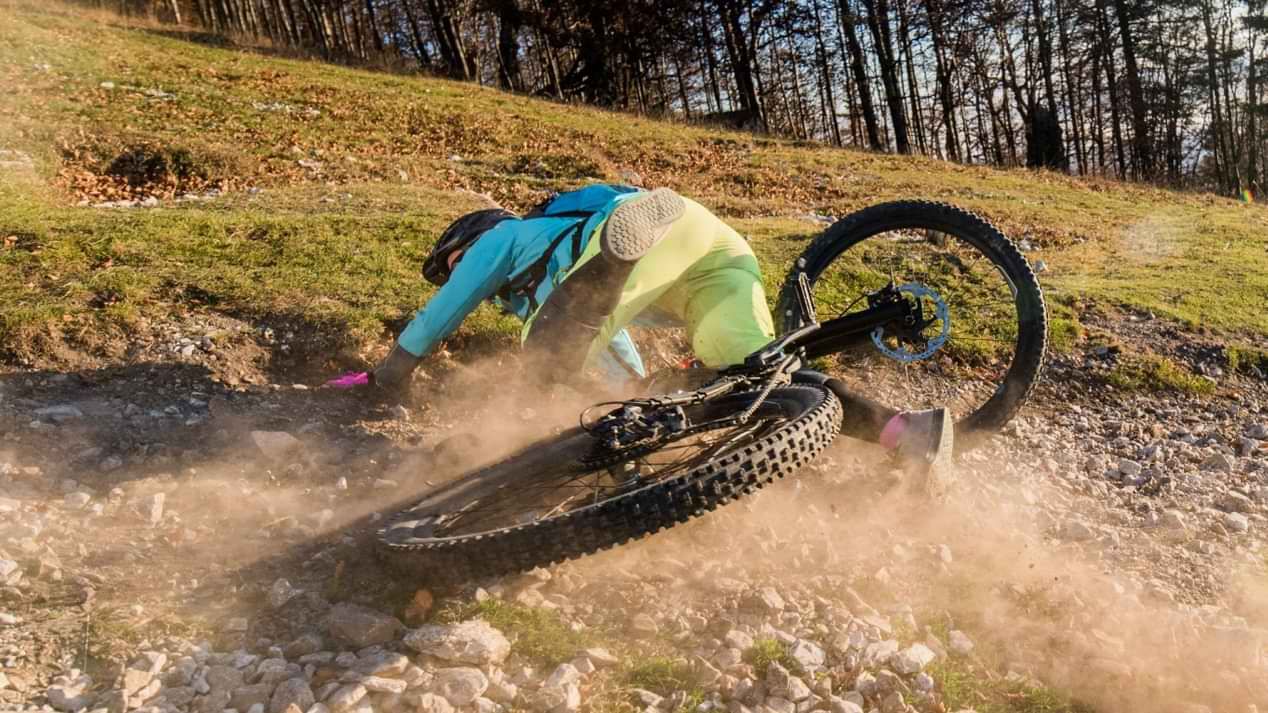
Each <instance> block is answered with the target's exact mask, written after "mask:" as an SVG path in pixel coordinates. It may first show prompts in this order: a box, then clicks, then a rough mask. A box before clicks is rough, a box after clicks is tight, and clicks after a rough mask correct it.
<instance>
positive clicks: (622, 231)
mask: <svg viewBox="0 0 1268 713" xmlns="http://www.w3.org/2000/svg"><path fill="white" fill-rule="evenodd" d="M423 276H424V277H425V278H426V279H427V280H428V281H430V282H432V283H434V284H436V285H438V286H439V289H438V290H437V292H436V293H435V294H434V295H433V296H432V298H431V300H430V301H428V303H427V304H426V305H425V306H424V307H423V308H422V309H421V310H419V312H418V313H417V315H416V316H415V317H414V319H413V320H412V321H411V322H410V323H409V325H408V326H407V327H406V328H405V330H404V331H403V332H402V333H401V335H400V337H399V338H398V339H397V341H396V343H395V345H394V346H393V348H392V351H391V352H390V353H389V354H388V356H387V358H386V359H384V360H383V361H382V362H381V363H380V364H379V365H378V367H377V368H375V369H374V371H373V372H372V373H371V374H362V375H350V376H349V377H345V378H343V379H336V380H334V381H332V382H330V384H331V385H333V386H336V387H349V386H360V385H373V386H376V387H378V388H381V389H386V390H389V391H398V390H402V389H404V388H406V387H407V385H408V381H409V377H410V375H411V373H412V372H413V371H414V369H415V367H417V366H418V364H419V362H420V361H421V360H422V358H423V357H424V356H426V355H427V353H428V352H429V351H430V350H431V349H432V348H433V347H434V346H435V345H436V344H438V343H439V342H440V341H441V340H443V339H444V338H445V337H447V336H448V335H449V334H450V333H452V332H453V331H454V330H455V329H456V328H457V327H458V325H459V324H460V323H461V322H462V320H463V319H464V318H465V317H466V316H467V315H468V314H469V313H471V312H472V311H473V310H474V309H475V308H476V307H477V306H478V305H479V304H480V303H481V302H482V301H484V300H486V299H492V300H493V301H494V302H495V303H496V304H498V305H499V306H500V307H502V308H503V309H505V310H507V311H508V312H511V313H513V314H515V315H516V316H518V317H519V318H520V319H521V320H522V321H524V323H525V326H524V329H523V331H522V333H521V341H522V343H523V346H524V347H525V352H526V355H527V356H528V359H529V364H530V369H531V370H532V371H530V373H535V374H539V375H540V377H541V378H542V380H544V381H546V382H548V383H558V382H563V381H566V380H568V379H570V378H572V377H573V376H574V375H576V374H577V373H579V372H581V371H582V370H583V368H585V367H593V368H597V369H599V370H600V371H603V372H606V373H607V374H608V375H610V376H613V377H616V378H618V379H619V378H622V377H625V378H628V377H629V376H631V375H633V376H637V377H644V376H646V371H645V369H644V366H643V363H642V360H641V358H640V357H639V354H638V351H637V349H636V348H635V346H634V343H633V341H632V340H631V338H630V336H629V334H628V332H627V331H626V327H627V326H629V325H631V324H633V323H636V321H644V322H645V321H647V320H653V321H658V322H661V323H663V321H664V319H665V318H666V317H669V318H671V319H673V320H675V321H676V322H678V323H681V324H683V325H685V326H686V329H687V332H688V335H689V337H690V340H691V345H692V351H693V352H694V354H695V357H696V359H697V360H698V361H699V362H701V363H702V364H703V365H704V366H705V367H708V368H712V369H717V368H721V367H725V366H729V365H732V364H738V363H741V362H743V361H744V358H745V357H746V356H748V355H749V354H751V353H753V352H755V351H757V350H759V349H761V348H762V347H764V346H766V345H767V344H768V343H770V342H771V340H773V339H774V336H775V329H774V324H773V320H772V319H771V314H770V310H769V308H768V307H767V304H766V294H765V290H764V289H763V287H762V280H761V273H760V270H759V268H758V262H757V258H756V257H755V256H754V255H753V251H752V249H751V248H750V247H749V245H748V242H747V241H746V240H745V239H744V238H743V237H741V236H740V235H739V234H738V233H737V232H736V231H735V230H734V229H732V228H731V227H730V226H728V225H727V224H726V223H724V222H722V220H720V219H719V218H717V217H716V216H715V215H713V214H712V213H711V212H710V211H709V210H708V209H706V208H705V207H704V206H701V205H700V204H699V203H696V202H695V201H693V200H690V199H688V198H684V197H682V196H680V195H678V194H677V193H675V192H674V191H672V190H670V189H667V188H660V189H657V190H653V191H645V190H641V189H636V188H630V187H626V186H617V185H606V184H597V185H591V186H587V187H585V188H582V189H579V190H576V191H570V192H566V193H561V194H557V195H555V196H552V198H551V199H549V200H547V201H546V202H544V203H543V204H541V205H539V206H537V207H536V208H534V209H533V210H532V211H531V212H529V213H528V214H527V215H524V216H518V215H515V214H513V213H511V212H509V211H506V210H502V209H486V210H480V211H475V212H473V213H469V214H467V215H464V216H462V217H460V218H458V219H457V220H455V221H454V222H453V223H452V224H451V225H450V226H449V227H448V228H447V229H446V230H445V232H444V233H443V234H442V235H441V237H440V239H439V240H438V241H437V242H436V244H435V246H434V247H433V248H432V252H431V254H430V255H429V256H428V257H427V259H426V261H425V263H424V265H423ZM825 385H826V386H828V387H829V388H831V389H832V390H833V391H834V392H836V393H837V395H838V396H839V397H840V398H841V399H842V401H843V405H844V406H845V409H844V411H845V413H846V417H845V421H844V423H843V424H842V431H843V432H844V433H846V434H847V435H851V436H854V437H857V438H862V439H865V440H869V441H873V442H877V443H880V444H882V445H883V446H885V447H886V448H887V449H889V450H891V451H894V452H896V453H898V454H899V455H900V456H901V457H903V458H904V460H906V462H907V463H909V464H912V465H915V466H917V467H918V468H920V469H921V470H922V471H924V472H925V473H926V474H927V473H928V472H929V471H930V470H932V469H933V468H934V467H937V468H938V469H939V470H944V471H945V470H946V469H945V468H943V467H942V466H944V465H946V462H947V461H948V460H949V458H950V446H951V418H950V416H949V414H948V412H947V410H946V409H931V410H928V411H916V412H904V413H900V412H898V411H895V410H893V409H889V408H886V407H884V406H881V405H879V404H876V403H873V402H871V401H868V400H866V399H864V398H862V397H859V396H856V395H853V394H850V393H848V392H847V391H846V389H845V387H844V385H843V384H842V383H841V382H840V381H838V380H836V379H828V380H827V381H826V382H825ZM939 477H941V476H939Z"/></svg>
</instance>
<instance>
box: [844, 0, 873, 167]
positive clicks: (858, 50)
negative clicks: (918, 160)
mask: <svg viewBox="0 0 1268 713" xmlns="http://www.w3.org/2000/svg"><path fill="white" fill-rule="evenodd" d="M849 1H850V0H837V7H838V8H839V11H838V12H839V15H840V18H839V19H840V22H841V29H842V31H843V32H844V33H845V39H846V44H847V46H848V47H849V50H850V69H851V71H852V72H853V73H854V85H855V86H856V87H857V88H858V95H859V106H860V109H861V110H862V112H863V124H864V126H865V128H866V131H867V145H868V147H869V148H871V149H873V150H876V151H883V150H885V144H884V143H882V142H881V136H880V129H879V127H878V122H877V120H876V108H875V105H874V104H873V103H872V89H871V85H870V84H869V83H868V79H867V67H866V65H865V64H864V61H863V47H862V45H860V44H859V38H858V33H857V32H855V31H854V23H855V17H854V13H853V11H852V9H851V8H850V5H849Z"/></svg>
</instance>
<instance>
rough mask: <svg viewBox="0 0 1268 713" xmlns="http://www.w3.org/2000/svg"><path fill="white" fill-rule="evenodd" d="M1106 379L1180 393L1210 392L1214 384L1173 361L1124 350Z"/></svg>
mask: <svg viewBox="0 0 1268 713" xmlns="http://www.w3.org/2000/svg"><path fill="white" fill-rule="evenodd" d="M1105 378H1106V380H1107V381H1108V382H1109V383H1111V384H1113V385H1115V386H1117V387H1119V388H1120V389H1126V390H1128V391H1172V392H1177V393H1183V394H1193V395H1206V394H1211V393H1214V391H1215V384H1214V383H1213V382H1211V381H1210V380H1208V379H1204V378H1202V377H1201V376H1199V375H1197V374H1194V373H1193V372H1192V371H1189V369H1188V368H1187V367H1185V366H1183V365H1181V364H1177V363H1176V362H1175V361H1173V360H1171V359H1169V358H1167V357H1163V356H1157V355H1153V354H1134V353H1124V354H1122V355H1120V356H1119V359H1118V363H1117V364H1115V365H1114V368H1113V369H1112V370H1111V371H1110V373H1109V374H1108V375H1106V377H1105Z"/></svg>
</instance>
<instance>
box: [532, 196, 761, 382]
mask: <svg viewBox="0 0 1268 713" xmlns="http://www.w3.org/2000/svg"><path fill="white" fill-rule="evenodd" d="M683 200H684V201H685V202H686V204H687V208H686V211H685V212H684V213H683V215H682V217H681V218H679V219H678V220H676V221H675V222H674V223H673V225H671V226H670V228H669V232H668V233H667V234H666V235H665V237H664V238H662V239H661V241H660V242H659V243H657V244H656V245H655V247H653V248H652V249H651V250H650V251H648V253H647V254H646V255H644V256H643V257H642V258H641V259H640V260H639V261H638V264H636V265H635V266H634V270H633V271H632V272H631V273H630V276H629V279H627V280H626V282H625V286H624V288H622V291H621V297H620V302H619V304H618V305H617V308H616V310H615V311H613V312H612V314H611V315H609V316H608V318H607V320H605V321H604V323H603V325H602V327H601V328H600V330H599V334H598V336H596V337H595V339H594V341H593V342H592V343H591V345H590V351H589V354H588V355H587V357H586V365H587V366H593V365H594V364H595V362H596V359H597V358H598V356H599V355H600V354H601V353H602V352H603V350H604V349H606V348H607V345H608V343H609V342H611V341H612V337H613V336H614V335H616V333H617V332H619V331H621V330H622V329H624V328H625V327H626V326H628V325H629V324H630V323H631V322H632V321H633V320H634V318H635V317H637V316H638V315H639V314H640V313H641V312H643V311H644V310H646V309H648V308H649V307H653V306H655V307H656V308H657V310H659V311H662V312H666V313H668V314H670V315H672V316H674V317H676V318H677V319H679V320H681V321H682V322H683V323H684V324H686V326H687V332H688V335H689V337H690V339H691V348H692V351H694V352H695V356H696V358H697V359H699V360H700V361H702V362H704V364H705V366H708V367H712V368H719V367H723V366H728V365H731V364H738V363H740V362H742V361H743V360H744V357H746V356H748V355H749V354H752V353H753V352H755V351H757V350H758V349H760V348H762V347H764V346H766V344H768V343H769V342H770V341H771V340H772V339H774V337H775V325H774V322H773V320H772V319H771V314H770V308H769V307H767V305H766V292H765V290H764V289H763V288H762V278H761V273H760V271H759V270H758V266H757V258H756V257H755V256H754V255H753V250H752V248H750V247H749V245H748V242H747V241H745V240H744V238H743V237H741V236H740V234H739V233H737V232H735V230H734V229H732V228H731V227H730V226H728V225H727V224H726V223H723V222H722V221H721V220H720V219H719V218H718V217H717V216H715V215H714V214H713V213H711V212H709V210H708V209H707V208H705V207H704V206H702V205H700V204H699V203H696V202H695V201H693V200H691V199H688V198H684V199H683ZM602 229H603V228H602V225H600V226H599V227H598V228H597V229H596V231H595V236H594V237H593V238H592V239H591V240H590V241H589V242H588V244H587V245H586V248H585V250H584V251H583V252H582V253H581V257H580V259H578V260H577V263H576V265H574V266H573V267H572V270H571V271H570V272H569V275H571V274H572V271H575V270H576V269H577V268H578V267H580V266H581V265H583V264H585V262H586V261H587V260H590V259H592V258H593V257H594V256H595V255H597V254H598V253H599V241H598V239H597V235H598V231H599V230H602ZM564 279H565V280H566V279H567V277H565V278H564ZM534 316H536V315H532V316H530V317H529V319H528V321H527V322H525V324H524V330H523V332H522V335H521V336H522V338H523V337H527V335H528V332H529V330H530V329H531V328H532V324H533V317H534Z"/></svg>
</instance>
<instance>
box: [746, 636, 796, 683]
mask: <svg viewBox="0 0 1268 713" xmlns="http://www.w3.org/2000/svg"><path fill="white" fill-rule="evenodd" d="M744 662H745V663H747V664H750V665H751V666H752V667H753V670H754V671H756V672H757V673H758V674H759V675H765V673H766V669H767V668H769V667H770V665H771V664H773V663H777V664H779V665H781V666H783V667H784V668H786V669H788V670H789V671H791V672H793V673H794V674H796V675H801V673H802V670H801V664H799V663H797V660H796V659H794V658H793V657H792V654H791V652H790V651H789V648H788V646H787V645H786V644H784V643H782V642H781V641H779V640H778V639H756V640H754V641H753V648H751V649H749V650H748V651H745V652H744Z"/></svg>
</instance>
